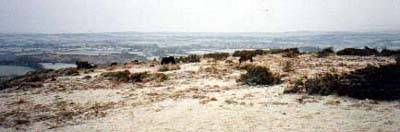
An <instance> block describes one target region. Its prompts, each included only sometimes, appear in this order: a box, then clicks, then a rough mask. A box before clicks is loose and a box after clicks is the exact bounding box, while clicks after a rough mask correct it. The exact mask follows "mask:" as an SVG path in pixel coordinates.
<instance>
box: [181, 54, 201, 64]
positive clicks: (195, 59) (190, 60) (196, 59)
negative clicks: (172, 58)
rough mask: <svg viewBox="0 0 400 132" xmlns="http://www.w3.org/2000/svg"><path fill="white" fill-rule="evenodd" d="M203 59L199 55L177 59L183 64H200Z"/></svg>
mask: <svg viewBox="0 0 400 132" xmlns="http://www.w3.org/2000/svg"><path fill="white" fill-rule="evenodd" d="M200 59H201V57H200V56H198V55H194V54H192V55H189V56H181V57H179V58H178V59H177V61H178V62H181V63H194V62H200Z"/></svg>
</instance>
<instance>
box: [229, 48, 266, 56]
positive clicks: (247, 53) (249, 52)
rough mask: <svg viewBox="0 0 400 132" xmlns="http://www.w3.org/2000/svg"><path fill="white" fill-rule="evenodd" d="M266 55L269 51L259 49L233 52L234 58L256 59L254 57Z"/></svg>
mask: <svg viewBox="0 0 400 132" xmlns="http://www.w3.org/2000/svg"><path fill="white" fill-rule="evenodd" d="M266 53H267V51H264V50H260V49H257V50H237V51H235V52H233V55H232V56H233V57H242V56H251V57H254V56H257V55H263V54H266Z"/></svg>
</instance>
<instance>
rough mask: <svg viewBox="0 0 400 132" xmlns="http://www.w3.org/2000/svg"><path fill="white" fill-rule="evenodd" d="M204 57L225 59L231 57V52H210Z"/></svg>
mask: <svg viewBox="0 0 400 132" xmlns="http://www.w3.org/2000/svg"><path fill="white" fill-rule="evenodd" d="M203 57H204V58H212V59H214V60H225V59H226V58H228V57H229V53H208V54H204V55H203Z"/></svg>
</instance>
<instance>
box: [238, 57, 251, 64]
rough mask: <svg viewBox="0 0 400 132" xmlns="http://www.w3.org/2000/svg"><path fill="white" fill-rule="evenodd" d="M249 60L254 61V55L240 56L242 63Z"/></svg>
mask: <svg viewBox="0 0 400 132" xmlns="http://www.w3.org/2000/svg"><path fill="white" fill-rule="evenodd" d="M248 60H250V62H253V57H252V56H240V58H239V63H242V62H244V61H248Z"/></svg>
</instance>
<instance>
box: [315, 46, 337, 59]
mask: <svg viewBox="0 0 400 132" xmlns="http://www.w3.org/2000/svg"><path fill="white" fill-rule="evenodd" d="M332 54H335V51H334V50H333V48H332V47H328V48H324V49H322V50H321V51H318V52H317V57H318V58H324V57H327V56H330V55H332Z"/></svg>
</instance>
